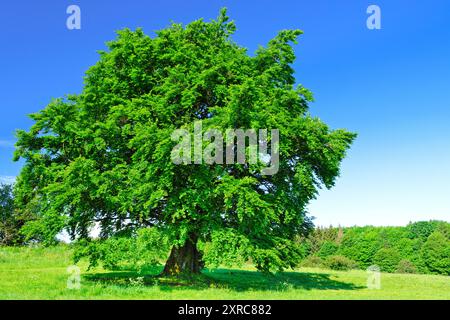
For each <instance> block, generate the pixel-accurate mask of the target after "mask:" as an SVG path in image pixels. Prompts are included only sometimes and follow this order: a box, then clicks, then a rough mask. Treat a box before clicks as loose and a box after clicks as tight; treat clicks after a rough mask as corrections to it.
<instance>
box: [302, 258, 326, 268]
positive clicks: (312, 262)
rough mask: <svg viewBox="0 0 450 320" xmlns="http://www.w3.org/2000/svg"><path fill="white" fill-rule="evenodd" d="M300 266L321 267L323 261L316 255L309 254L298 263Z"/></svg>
mask: <svg viewBox="0 0 450 320" xmlns="http://www.w3.org/2000/svg"><path fill="white" fill-rule="evenodd" d="M300 266H301V267H305V268H322V267H323V266H324V263H323V260H322V259H321V258H320V257H318V256H309V257H307V258H306V259H305V260H303V261H302V262H301V263H300Z"/></svg>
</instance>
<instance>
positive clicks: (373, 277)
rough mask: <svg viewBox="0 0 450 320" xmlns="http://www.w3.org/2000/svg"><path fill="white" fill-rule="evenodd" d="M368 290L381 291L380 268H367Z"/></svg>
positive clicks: (375, 266) (374, 266)
mask: <svg viewBox="0 0 450 320" xmlns="http://www.w3.org/2000/svg"><path fill="white" fill-rule="evenodd" d="M366 271H367V274H368V275H367V288H368V289H372V290H374V289H375V290H380V289H381V272H380V267H378V266H377V265H373V266H370V267H368V268H367V270H366Z"/></svg>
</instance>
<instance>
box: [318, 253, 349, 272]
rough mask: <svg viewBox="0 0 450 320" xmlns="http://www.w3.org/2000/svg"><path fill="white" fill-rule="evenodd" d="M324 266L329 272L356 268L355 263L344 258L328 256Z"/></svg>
mask: <svg viewBox="0 0 450 320" xmlns="http://www.w3.org/2000/svg"><path fill="white" fill-rule="evenodd" d="M324 265H325V266H326V267H327V268H329V269H331V270H339V271H346V270H351V269H356V268H357V263H356V262H355V261H353V260H351V259H349V258H347V257H344V256H338V255H336V256H329V257H328V258H326V260H325V262H324Z"/></svg>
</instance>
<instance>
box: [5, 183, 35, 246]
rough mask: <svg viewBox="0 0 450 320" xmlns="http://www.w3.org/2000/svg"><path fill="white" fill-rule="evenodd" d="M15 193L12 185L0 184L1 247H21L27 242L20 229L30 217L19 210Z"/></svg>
mask: <svg viewBox="0 0 450 320" xmlns="http://www.w3.org/2000/svg"><path fill="white" fill-rule="evenodd" d="M13 191H14V187H13V186H12V185H9V184H0V246H13V245H20V244H23V243H24V241H25V239H24V237H23V235H22V234H21V233H20V229H21V228H22V226H23V225H24V224H25V222H27V221H28V220H29V217H27V215H26V214H23V213H22V212H20V211H19V210H17V208H16V206H15V204H14V194H13Z"/></svg>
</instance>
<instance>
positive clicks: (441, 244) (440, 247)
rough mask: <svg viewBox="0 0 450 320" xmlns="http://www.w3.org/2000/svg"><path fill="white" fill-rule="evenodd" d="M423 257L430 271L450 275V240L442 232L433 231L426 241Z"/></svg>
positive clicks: (422, 251)
mask: <svg viewBox="0 0 450 320" xmlns="http://www.w3.org/2000/svg"><path fill="white" fill-rule="evenodd" d="M421 253H422V259H423V261H424V263H425V266H426V268H427V269H428V271H429V272H431V273H435V274H446V275H450V240H448V239H447V238H446V237H445V236H444V235H443V234H442V233H441V232H439V231H435V232H433V233H432V234H431V235H430V236H429V237H428V239H427V241H426V242H425V243H424V245H423V247H422V250H421Z"/></svg>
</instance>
